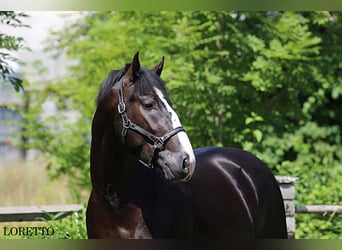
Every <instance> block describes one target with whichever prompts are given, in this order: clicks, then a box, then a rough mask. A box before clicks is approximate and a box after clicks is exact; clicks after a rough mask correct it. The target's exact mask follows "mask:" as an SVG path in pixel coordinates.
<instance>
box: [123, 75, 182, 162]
mask: <svg viewBox="0 0 342 250" xmlns="http://www.w3.org/2000/svg"><path fill="white" fill-rule="evenodd" d="M118 84H119V89H118V96H119V103H118V112H119V114H120V116H121V120H122V131H121V136H122V137H123V138H124V140H123V141H124V142H125V137H126V135H127V131H128V130H132V131H134V132H136V133H138V134H140V135H141V136H143V137H144V138H145V139H147V141H148V142H149V143H150V144H151V145H152V146H153V147H152V151H151V154H150V157H149V160H148V161H147V162H145V161H143V160H142V159H139V158H138V161H139V162H140V163H142V164H143V165H144V166H146V167H148V168H153V159H154V158H155V156H156V155H157V153H158V152H160V151H162V150H163V149H164V146H165V144H166V143H167V142H168V141H169V140H170V139H171V137H173V136H174V135H176V134H178V133H179V132H182V131H183V132H185V129H184V128H183V127H177V128H174V129H173V130H171V131H169V132H167V133H166V134H164V135H163V136H161V137H158V136H155V135H154V134H152V133H150V132H148V131H147V130H146V129H144V128H142V127H140V126H139V125H137V124H135V123H134V122H132V121H131V120H130V119H129V118H128V116H127V112H126V105H125V101H124V97H123V79H122V78H121V79H120V81H119V82H118Z"/></svg>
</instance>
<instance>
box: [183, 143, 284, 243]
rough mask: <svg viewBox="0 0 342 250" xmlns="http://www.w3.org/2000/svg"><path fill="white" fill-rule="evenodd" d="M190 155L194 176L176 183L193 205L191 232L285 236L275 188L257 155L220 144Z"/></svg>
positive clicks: (218, 235) (219, 235)
mask: <svg viewBox="0 0 342 250" xmlns="http://www.w3.org/2000/svg"><path fill="white" fill-rule="evenodd" d="M195 156H196V171H195V172H194V175H193V176H192V178H191V180H190V181H189V182H188V183H184V184H179V187H180V189H181V190H182V191H183V192H184V193H186V195H187V196H188V198H189V200H190V201H191V203H192V205H193V206H192V207H193V216H194V221H195V222H194V223H195V224H194V237H201V238H202V237H207V238H212V237H213V238H246V237H247V238H287V231H286V220H285V210H284V205H283V199H282V196H281V193H280V189H279V186H278V184H277V182H276V180H275V177H274V176H273V174H272V173H271V171H270V170H269V169H268V168H267V167H266V165H265V164H264V163H263V162H262V161H261V160H259V159H258V158H257V157H256V156H254V155H252V154H250V153H248V152H246V151H243V150H240V149H233V148H223V147H205V148H199V149H196V150H195ZM208 232H210V235H208Z"/></svg>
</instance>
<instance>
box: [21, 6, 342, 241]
mask: <svg viewBox="0 0 342 250" xmlns="http://www.w3.org/2000/svg"><path fill="white" fill-rule="evenodd" d="M341 18H342V14H341V13H340V12H277V11H272V12H227V11H222V12H87V13H82V15H81V17H80V18H79V19H78V20H76V21H74V22H73V23H71V24H70V25H69V26H68V27H66V28H65V29H64V30H63V32H60V33H58V32H57V33H53V34H52V35H51V38H50V42H49V46H48V50H50V51H53V52H55V54H56V56H58V55H59V54H60V53H61V52H63V51H65V52H66V53H67V55H68V57H69V58H70V59H73V60H75V61H77V62H78V63H75V64H74V65H73V66H72V67H70V74H69V76H68V77H66V78H65V79H60V80H56V81H53V82H49V83H44V85H42V84H41V85H39V88H35V87H33V86H35V85H32V87H31V89H32V90H31V91H30V93H29V95H28V98H27V106H28V110H27V112H26V114H25V118H26V119H27V121H28V122H26V123H25V129H26V130H25V132H24V133H25V136H26V137H28V138H30V139H29V140H28V142H29V143H28V145H27V146H28V147H34V148H38V149H40V150H42V151H43V152H45V153H46V155H47V156H48V158H49V159H50V164H49V168H50V170H51V173H52V174H53V176H54V177H58V176H60V175H63V174H67V175H70V176H73V177H74V178H73V179H74V184H75V185H79V186H80V187H83V188H84V187H89V160H88V156H89V145H90V126H91V120H92V115H93V113H94V110H95V104H94V98H95V97H96V93H97V90H98V88H99V85H100V83H101V82H102V81H103V79H105V77H106V75H107V74H108V73H109V71H110V70H111V69H118V68H121V67H123V66H124V65H125V63H127V62H130V60H131V57H132V55H133V54H134V53H135V52H136V51H140V52H141V59H142V62H143V65H146V66H147V67H152V66H154V65H155V64H156V63H157V62H158V61H159V60H160V57H161V56H162V55H165V56H166V63H165V70H164V72H163V75H162V78H163V79H165V81H166V86H167V89H168V91H169V94H170V96H171V99H172V100H173V105H174V107H175V109H176V112H177V113H178V114H179V116H180V118H181V120H182V123H183V125H184V126H185V128H186V129H187V131H188V134H189V136H190V139H191V141H192V144H193V146H194V147H199V146H204V145H222V146H233V147H240V148H243V149H245V150H248V151H251V152H252V153H254V154H256V155H257V156H259V157H260V158H261V159H263V160H264V161H265V162H266V163H267V164H268V165H269V167H270V168H271V170H272V171H273V173H274V174H278V175H292V176H297V177H299V178H300V182H299V183H298V184H297V186H296V188H297V189H296V190H297V192H296V193H297V198H296V202H297V204H322V203H323V204H339V203H340V202H341V200H342V199H341V198H342V192H341V191H342V190H341V185H339V180H341V178H342V164H341V162H342V146H341V124H342V113H341V112H342V109H341V108H340V104H341V101H342V80H341V65H342V62H341V54H342V53H341V52H342V51H341V49H342V47H341V46H340V45H341V34H342V19H341ZM46 101H53V102H54V103H55V104H56V105H57V107H58V110H59V113H58V115H52V116H50V117H45V118H42V117H41V116H40V113H41V108H42V104H43V103H45V102H46ZM71 111H72V112H73V113H70V112H71ZM68 114H69V116H70V114H72V117H73V121H72V122H71V121H70V118H68V116H67V115H68ZM321 219H322V218H321V217H318V216H311V215H303V216H302V215H300V216H298V233H297V236H300V237H302V238H311V237H316V238H326V237H327V238H337V237H339V235H340V234H341V232H342V230H341V226H340V222H338V221H339V219H340V217H339V216H333V217H331V218H330V217H327V216H326V217H323V220H321Z"/></svg>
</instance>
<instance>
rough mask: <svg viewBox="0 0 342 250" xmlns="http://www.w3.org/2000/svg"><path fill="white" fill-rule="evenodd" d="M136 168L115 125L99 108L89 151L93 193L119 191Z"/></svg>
mask: <svg viewBox="0 0 342 250" xmlns="http://www.w3.org/2000/svg"><path fill="white" fill-rule="evenodd" d="M113 119H114V118H113ZM136 167H137V163H136V161H135V160H134V159H132V157H131V156H130V155H129V153H128V152H127V150H126V149H125V147H124V146H123V145H122V142H121V138H120V137H118V136H116V135H115V134H114V122H113V121H110V119H108V113H107V114H106V112H101V110H100V109H99V108H98V109H97V110H96V112H95V115H94V119H93V124H92V141H91V151H90V175H91V182H92V186H93V191H94V192H96V193H98V194H100V195H103V194H105V193H106V191H107V190H106V189H107V188H108V185H110V187H111V189H112V190H114V191H115V190H116V189H119V188H120V186H121V185H123V184H124V183H126V182H127V181H128V180H129V178H131V176H132V175H133V172H134V171H135V169H136Z"/></svg>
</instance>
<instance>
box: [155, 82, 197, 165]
mask: <svg viewBox="0 0 342 250" xmlns="http://www.w3.org/2000/svg"><path fill="white" fill-rule="evenodd" d="M154 90H155V91H156V94H157V95H158V97H159V99H160V100H161V102H162V103H163V104H164V105H165V107H166V109H167V111H168V112H170V114H171V122H172V128H173V129H175V128H178V127H181V126H182V124H181V123H180V120H179V118H178V115H177V114H176V112H175V111H174V110H173V109H172V108H171V106H170V105H169V103H168V102H167V100H166V98H165V96H164V95H163V93H162V92H161V91H160V90H159V89H157V88H154ZM174 137H177V138H178V140H179V143H180V145H181V147H182V148H183V150H184V151H185V152H186V153H187V154H188V155H189V160H190V163H193V162H194V161H195V155H194V152H193V149H192V146H191V143H190V140H189V137H188V135H187V134H186V133H185V132H184V131H181V132H179V133H178V134H176V135H175V136H174Z"/></svg>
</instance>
